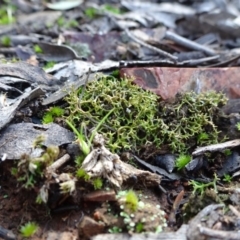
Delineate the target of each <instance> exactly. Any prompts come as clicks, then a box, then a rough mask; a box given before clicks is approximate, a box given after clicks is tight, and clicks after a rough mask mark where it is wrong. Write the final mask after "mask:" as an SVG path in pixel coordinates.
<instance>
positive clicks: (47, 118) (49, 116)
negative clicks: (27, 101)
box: [42, 106, 64, 124]
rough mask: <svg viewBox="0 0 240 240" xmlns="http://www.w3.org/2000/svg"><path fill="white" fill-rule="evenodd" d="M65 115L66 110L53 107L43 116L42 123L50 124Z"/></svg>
mask: <svg viewBox="0 0 240 240" xmlns="http://www.w3.org/2000/svg"><path fill="white" fill-rule="evenodd" d="M63 114H64V110H63V109H62V108H60V107H57V106H55V107H51V108H50V109H49V110H48V111H47V112H46V113H45V114H44V116H43V119H42V123H43V124H48V123H51V122H53V121H54V119H55V118H56V117H61V116H62V115H63Z"/></svg>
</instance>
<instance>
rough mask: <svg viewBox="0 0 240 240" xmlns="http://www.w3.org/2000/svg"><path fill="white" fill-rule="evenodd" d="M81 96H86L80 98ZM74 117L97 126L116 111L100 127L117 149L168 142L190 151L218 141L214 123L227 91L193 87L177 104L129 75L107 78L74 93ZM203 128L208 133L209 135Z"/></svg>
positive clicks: (70, 98) (176, 149)
mask: <svg viewBox="0 0 240 240" xmlns="http://www.w3.org/2000/svg"><path fill="white" fill-rule="evenodd" d="M79 96H81V99H79ZM66 100H67V102H68V103H69V113H70V115H69V117H68V120H69V121H71V122H72V123H74V124H75V126H79V125H80V124H81V123H84V124H85V126H87V129H92V128H94V127H96V125H97V124H98V123H99V122H100V121H101V119H103V117H104V116H106V114H107V113H108V112H109V111H110V110H112V109H114V110H113V112H112V114H111V115H110V116H109V117H108V118H107V120H106V121H105V122H104V124H102V126H101V128H100V129H99V130H98V132H99V133H101V134H102V135H103V136H104V137H105V139H106V140H107V141H108V142H107V144H106V146H107V147H108V148H109V149H110V150H111V151H112V152H116V151H119V150H121V149H132V150H137V149H139V147H141V146H144V145H149V144H150V145H152V146H154V147H156V148H159V147H160V146H161V144H164V145H168V146H170V148H171V149H172V150H173V151H174V152H178V153H184V152H186V151H187V150H188V149H189V148H191V147H196V146H197V145H201V144H209V143H216V142H217V141H218V133H219V132H218V130H217V127H216V126H215V124H214V119H213V118H214V117H215V115H217V112H218V107H219V106H220V105H224V104H225V102H226V98H225V97H224V95H223V94H221V93H215V92H207V93H201V94H195V93H193V92H188V93H186V94H184V95H182V96H178V97H177V98H176V100H175V102H174V103H171V104H170V103H166V102H161V101H160V99H159V97H158V96H157V95H155V94H154V93H151V92H149V91H145V90H143V89H142V88H140V87H139V86H137V85H135V84H133V83H132V81H131V80H129V79H121V80H118V79H116V78H113V77H111V78H110V77H102V78H101V79H100V80H98V81H94V82H91V83H88V84H87V86H86V89H85V90H84V92H83V93H82V88H81V89H79V90H78V91H75V92H72V93H71V94H69V96H68V97H67V98H66ZM203 133H207V137H206V136H205V135H206V134H205V135H204V136H203Z"/></svg>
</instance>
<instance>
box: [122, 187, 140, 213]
mask: <svg viewBox="0 0 240 240" xmlns="http://www.w3.org/2000/svg"><path fill="white" fill-rule="evenodd" d="M138 202H139V201H138V197H137V194H136V193H135V192H134V191H133V190H129V191H127V193H126V195H125V204H126V207H127V208H128V209H129V210H131V211H133V212H135V211H136V210H137V209H138Z"/></svg>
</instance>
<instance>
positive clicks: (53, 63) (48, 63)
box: [43, 61, 56, 70]
mask: <svg viewBox="0 0 240 240" xmlns="http://www.w3.org/2000/svg"><path fill="white" fill-rule="evenodd" d="M55 64H56V63H55V62H53V61H50V62H47V63H46V64H45V66H44V67H43V69H45V70H46V69H48V68H52V67H53V66H54V65H55Z"/></svg>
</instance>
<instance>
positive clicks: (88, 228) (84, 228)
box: [78, 216, 105, 239]
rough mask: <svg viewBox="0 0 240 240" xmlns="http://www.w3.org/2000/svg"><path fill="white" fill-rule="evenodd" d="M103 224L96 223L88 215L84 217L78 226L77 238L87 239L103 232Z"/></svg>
mask: <svg viewBox="0 0 240 240" xmlns="http://www.w3.org/2000/svg"><path fill="white" fill-rule="evenodd" d="M104 227H105V226H104V224H103V223H98V222H97V221H95V220H94V219H92V218H90V217H86V216H85V217H84V218H83V220H82V221H81V223H80V224H79V226H78V231H79V239H88V238H90V237H92V236H95V235H97V234H100V233H103V232H104Z"/></svg>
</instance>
